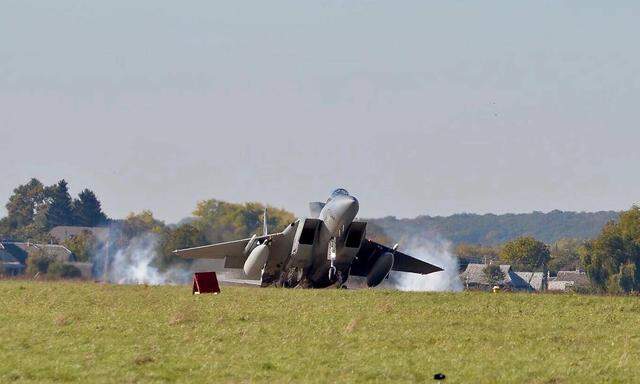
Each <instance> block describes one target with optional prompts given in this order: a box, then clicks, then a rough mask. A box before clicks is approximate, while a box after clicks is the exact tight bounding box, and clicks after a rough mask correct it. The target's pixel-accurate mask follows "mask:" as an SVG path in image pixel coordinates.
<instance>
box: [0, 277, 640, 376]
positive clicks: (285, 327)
mask: <svg viewBox="0 0 640 384" xmlns="http://www.w3.org/2000/svg"><path fill="white" fill-rule="evenodd" d="M0 300H1V301H0V382H3V383H4V382H12V381H15V382H67V381H77V382H104V383H114V382H115V383H122V382H201V383H213V382H278V383H281V382H434V381H433V375H434V374H435V373H438V372H442V373H444V374H446V375H447V380H446V382H447V383H494V382H518V383H565V382H575V383H583V382H597V383H600V382H634V381H635V382H637V380H639V379H638V378H636V376H638V375H640V359H638V353H639V352H640V301H639V299H638V298H637V297H598V296H577V295H531V294H509V293H500V294H489V293H457V294H453V293H402V292H391V291H378V290H376V291H371V290H360V291H349V290H333V289H327V290H283V289H257V288H242V287H226V288H225V287H223V292H222V294H221V295H217V296H212V295H202V296H192V295H191V291H190V287H168V286H164V287H147V286H112V285H101V284H93V283H64V282H60V283H53V282H48V283H47V282H41V283H38V282H28V281H0Z"/></svg>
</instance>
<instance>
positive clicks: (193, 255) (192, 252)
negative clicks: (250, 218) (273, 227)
mask: <svg viewBox="0 0 640 384" xmlns="http://www.w3.org/2000/svg"><path fill="white" fill-rule="evenodd" d="M281 236H282V234H281V233H276V234H273V235H267V236H259V237H256V240H258V241H260V242H262V241H263V240H265V239H267V238H271V240H272V241H277V240H278V237H281ZM250 240H251V239H250V238H248V239H242V240H235V241H228V242H225V243H218V244H211V245H204V246H202V247H194V248H186V249H178V250H175V251H173V253H175V254H176V255H178V256H179V257H182V258H185V259H225V262H224V267H225V268H242V266H243V265H244V262H245V261H246V260H247V257H248V255H245V254H244V249H245V247H246V246H247V244H248V243H249V241H250Z"/></svg>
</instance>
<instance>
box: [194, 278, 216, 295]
mask: <svg viewBox="0 0 640 384" xmlns="http://www.w3.org/2000/svg"><path fill="white" fill-rule="evenodd" d="M201 293H214V294H217V293H220V285H218V278H217V277H216V273H215V272H196V273H194V274H193V290H192V294H194V295H196V294H198V295H199V294H201Z"/></svg>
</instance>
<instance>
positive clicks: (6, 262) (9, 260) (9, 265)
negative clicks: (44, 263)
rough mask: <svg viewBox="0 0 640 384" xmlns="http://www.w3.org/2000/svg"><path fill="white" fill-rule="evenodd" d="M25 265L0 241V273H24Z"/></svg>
mask: <svg viewBox="0 0 640 384" xmlns="http://www.w3.org/2000/svg"><path fill="white" fill-rule="evenodd" d="M25 268H26V266H25V265H24V264H22V263H21V262H20V261H18V259H16V258H15V257H14V256H13V255H12V254H11V253H9V251H7V250H6V249H5V248H4V245H2V243H0V275H4V276H18V275H21V274H23V273H24V270H25Z"/></svg>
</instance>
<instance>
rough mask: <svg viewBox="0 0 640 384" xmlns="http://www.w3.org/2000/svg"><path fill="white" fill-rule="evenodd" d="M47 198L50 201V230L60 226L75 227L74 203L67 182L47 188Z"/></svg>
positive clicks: (48, 221)
mask: <svg viewBox="0 0 640 384" xmlns="http://www.w3.org/2000/svg"><path fill="white" fill-rule="evenodd" d="M46 193H47V197H48V198H49V200H50V203H49V209H48V210H47V225H48V226H49V228H52V227H55V226H58V225H73V223H74V220H73V202H72V201H71V195H69V187H68V185H67V182H66V181H65V180H60V181H59V182H58V184H56V185H53V186H51V187H48V188H47V191H46Z"/></svg>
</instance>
